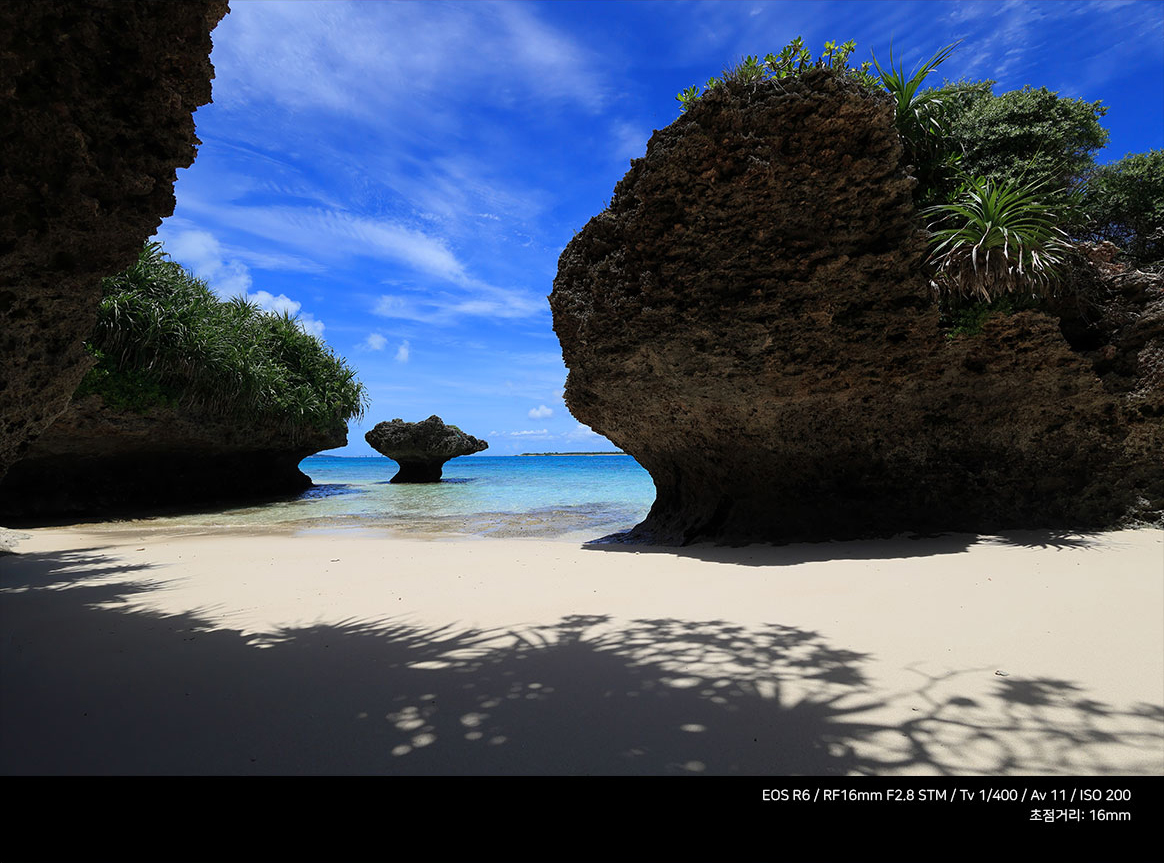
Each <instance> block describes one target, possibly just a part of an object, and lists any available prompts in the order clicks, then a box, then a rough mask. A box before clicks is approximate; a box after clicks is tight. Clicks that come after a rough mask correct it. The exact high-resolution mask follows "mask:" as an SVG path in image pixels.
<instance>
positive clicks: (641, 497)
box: [136, 455, 655, 537]
mask: <svg viewBox="0 0 1164 863" xmlns="http://www.w3.org/2000/svg"><path fill="white" fill-rule="evenodd" d="M300 469H301V470H303V472H304V473H306V474H307V475H308V476H310V477H311V479H312V481H313V482H314V483H315V485H314V486H313V487H312V488H310V489H308V490H307V491H306V492H304V493H303V494H302V495H299V496H298V497H295V498H293V499H288V500H281V501H276V502H272V503H267V504H262V505H257V506H247V507H237V508H231V509H225V510H220V511H216V512H207V513H198V514H191V515H181V516H167V517H162V518H153V519H144V520H140V521H139V522H136V523H138V524H142V525H149V526H154V527H159V528H168V527H178V526H184V525H190V526H194V527H232V528H275V527H288V528H292V529H296V530H335V529H351V528H387V529H391V530H401V531H407V532H410V533H423V534H437V535H440V534H450V535H452V534H471V535H476V536H493V537H518V536H524V537H559V536H567V535H573V534H586V535H589V536H591V537H598V536H601V535H603V534H607V533H613V532H616V531H621V530H627V529H628V528H631V527H633V526H634V525H635V524H637V523H638V522H640V521H642V520H643V518H644V517H645V516H646V514H647V511H648V510H649V509H650V507H651V503H652V502H653V501H654V499H655V487H654V484H653V483H652V482H651V477H650V474H648V473H647V472H646V471H645V470H643V468H641V467H640V466H639V464H638V462H636V461H635V460H634V459H633V458H631V457H630V456H623V455H610V456H524V457H523V456H492V457H490V456H474V457H468V458H457V459H453V460H452V461H450V462H448V463H447V464H446V465H445V469H444V477H443V479H442V481H441V482H439V483H425V484H402V485H393V484H392V483H390V482H389V480H390V479H391V478H392V475H393V474H395V473H396V463H395V462H394V461H391V460H389V459H387V458H383V457H379V456H376V457H371V458H342V457H338V456H311V457H310V458H306V459H304V460H303V462H302V463H301V464H300Z"/></svg>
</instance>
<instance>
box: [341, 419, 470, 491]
mask: <svg viewBox="0 0 1164 863" xmlns="http://www.w3.org/2000/svg"><path fill="white" fill-rule="evenodd" d="M364 439H365V440H366V441H367V442H368V443H369V444H370V445H371V447H372V449H374V450H376V452H378V453H380V454H381V455H385V456H387V457H388V458H390V459H392V460H393V461H395V462H396V463H397V464H399V465H400V470H399V471H398V472H397V473H396V475H395V476H394V477H392V479H391V480H390V481H391V482H440V479H441V472H442V470H443V467H444V463H445V462H447V461H448V460H449V459H452V458H456V457H457V456H462V455H472V454H473V453H475V452H481V451H482V450H486V449H489V444H488V443H486V442H485V441H483V440H481V439H480V438H475V437H473V436H472V435H467V434H465V433H464V432H463V431H461V430H460V429H459V428H457V427H456V426H451V425H445V423H444V422H443V421H442V420H441V418H440V417H438V416H436V415H435V414H434V415H433V416H430V417H429V418H428V419H426V420H422V421H421V422H418V423H406V422H405V421H404V420H402V419H394V420H392V422H383V423H377V424H376V427H375V428H373V429H372V430H371V431H370V432H368V433H367V434H366V435H364Z"/></svg>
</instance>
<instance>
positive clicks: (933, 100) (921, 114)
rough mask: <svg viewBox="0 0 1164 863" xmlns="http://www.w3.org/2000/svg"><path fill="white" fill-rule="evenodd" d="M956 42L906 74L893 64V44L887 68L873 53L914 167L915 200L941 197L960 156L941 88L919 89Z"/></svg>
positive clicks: (890, 48)
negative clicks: (953, 138)
mask: <svg viewBox="0 0 1164 863" xmlns="http://www.w3.org/2000/svg"><path fill="white" fill-rule="evenodd" d="M958 45H959V43H958V42H954V43H951V44H950V45H947V46H946V47H945V48H943V49H942V50H940V51H939V52H938V53H937V54H935V55H934V56H933V57H931V58H930V59H929V60H928V61H926V62H925V63H923V64H922V65H921V66H920V67H919V68H917V69H915V70H914V71H913V73H912V74H910V75H909V76H907V75H906V73H905V67H904V66H895V65H894V62H893V46H892V45H890V47H889V69H888V70H886V69H882V68H881V64H880V63H878V62H877V55H876V54H874V55H873V65H874V67H875V68H876V69H877V74H878V75H879V76H880V78H881V85H882V86H883V87H884V88H885V89H886V91H888V93H889V95H890V96H892V97H893V102H894V123H895V124H896V126H897V132H898V134H899V135H901V140H902V143H903V144H904V146H905V159H906V162H907V163H909V164H910V165H912V166H913V168H914V172H915V174H916V176H917V179H918V188H917V192H916V193H915V199H916V200H917V201H919V202H920V203H923V204H925V203H931V202H933V201H935V200H938V199H940V198H941V197H942V190H943V189H945V188H948V187H949V186H950V185H951V179H952V177H953V175H954V173H955V172H956V170H957V166H958V162H959V161H960V160H961V156H962V154H961V152H959V150H958V149H957V147H956V145H954V144H953V142H952V141H951V139H950V136H949V128H948V125H949V124H948V121H947V113H948V108H949V106H948V104H947V96H946V94H945V93H944V92H943V91H942V90H940V89H922V83H923V82H924V81H925V79H926V77H927V76H928V75H929V74H930V72H932V71H934V69H936V68H937V67H938V66H940V65H941V64H942V63H943V62H945V60H946V59H947V58H948V57H949V56H950V54H952V53H953V51H954V49H955V48H957V47H958Z"/></svg>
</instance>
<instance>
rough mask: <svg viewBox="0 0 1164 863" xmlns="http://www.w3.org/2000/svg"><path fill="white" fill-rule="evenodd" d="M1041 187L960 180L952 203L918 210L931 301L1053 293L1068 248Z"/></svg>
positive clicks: (987, 298) (1056, 211) (1058, 214)
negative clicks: (926, 244)
mask: <svg viewBox="0 0 1164 863" xmlns="http://www.w3.org/2000/svg"><path fill="white" fill-rule="evenodd" d="M1045 185H1046V184H1045V183H1034V184H1024V183H1023V182H1022V181H1021V179H1020V180H1018V181H1004V182H993V181H990V180H987V179H984V178H982V177H977V178H967V179H966V181H965V183H964V185H963V188H962V190H961V192H960V193H959V194H958V195H957V196H956V197H955V199H954V200H953V201H951V202H950V203H947V204H938V205H936V206H932V207H928V208H926V209H925V210H923V211H922V215H923V216H924V217H926V218H929V219H932V220H933V221H931V222H930V225H929V230H930V253H929V257H928V261H929V263H930V265H931V266H932V267H933V270H934V276H933V278H932V279H931V282H930V284H931V285H932V287H933V288H934V290H935V291H936V292H937V293H938V295H939V296H941V297H943V298H950V299H958V298H963V299H974V300H985V301H986V302H991V301H993V300H995V299H997V298H998V297H999V296H1001V295H1003V294H1025V295H1028V296H1047V295H1049V294H1051V293H1053V292H1054V290H1055V288H1056V286H1057V285H1058V284H1059V282H1060V279H1061V274H1062V267H1063V265H1064V264H1065V262H1066V254H1067V252H1068V250H1069V249H1070V244H1069V242H1068V239H1067V235H1066V234H1065V233H1064V232H1063V231H1062V230H1061V229H1060V228H1058V227H1057V226H1056V222H1057V221H1058V220H1059V218H1060V216H1061V214H1060V213H1059V212H1058V208H1056V207H1053V206H1052V205H1050V204H1048V203H1046V201H1045V200H1044V198H1043V196H1042V193H1043V191H1044V186H1045Z"/></svg>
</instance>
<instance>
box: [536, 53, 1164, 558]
mask: <svg viewBox="0 0 1164 863" xmlns="http://www.w3.org/2000/svg"><path fill="white" fill-rule="evenodd" d="M892 117H893V114H892V107H891V105H890V104H889V102H888V101H887V99H886V98H885V97H882V96H881V95H878V94H872V95H870V94H865V93H862V92H861V91H860V90H858V89H857V88H856V86H855V85H852V84H850V83H848V82H845V81H842V80H838V79H837V78H835V77H833V76H832V75H831V74H829V73H828V72H812V73H809V74H807V75H805V76H804V77H803V78H802V79H800V80H798V81H792V82H787V83H785V84H784V86H783V87H778V86H766V87H765V86H760V87H753V86H752V85H739V84H727V85H724V86H721V87H719V88H717V89H715V90H713V91H712V92H711V93H710V94H709V95H707V96H704V97H703V98H702V99H701V100H700V101H699V102H697V103H696V104H695V105H694V106H693V107H692V108H691V109H690V110H688V111H687V112H686V113H685V114H683V115H682V116H681V117H680V118H679V119H677V120H676V121H675V122H674V123H672V124H671V125H670V126H669V127H667V128H666V129H663V130H660V131H657V132H656V133H655V134H654V135H653V136H652V138H651V141H650V143H649V145H648V148H647V154H646V156H645V157H644V158H642V159H638V160H635V161H634V162H633V163H632V167H631V169H630V171H629V172H628V173H627V175H626V177H624V178H623V180H622V181H620V182H619V184H618V185H617V186H616V187H615V191H614V197H613V199H612V202H611V205H610V208H609V209H608V210H607V211H606V212H603V213H601V214H600V215H598V216H596V217H595V218H593V219H591V220H590V222H589V223H587V225H586V226H585V227H584V228H583V230H582V231H581V232H580V233H579V234H578V235H577V236H576V237H575V238H574V239H573V240H572V241H571V242H570V244H569V245H568V246H567V247H566V249H565V251H564V252H563V253H562V256H561V258H560V260H559V267H558V275H557V278H556V279H555V281H554V290H553V293H552V294H551V296H550V305H551V308H552V310H553V315H554V329H555V331H556V333H557V334H558V338H559V340H560V342H561V345H562V352H563V357H564V359H565V362H566V365H567V367H568V368H569V370H570V373H569V378H568V380H567V383H566V403H567V405H568V407H569V408H570V411H571V413H573V414H574V416H575V417H577V418H578V419H579V420H580V421H582V422H583V423H585V424H587V425H589V426H590V427H591V428H593V429H594V430H595V431H598V432H600V433H602V434H604V435H606V436H607V437H608V438H609V439H610V440H611V441H613V442H614V443H615V444H616V445H617V446H619V447H620V448H622V449H624V450H625V451H626V452H628V453H630V454H631V455H633V456H634V457H635V458H636V459H637V460H638V461H639V463H640V464H642V465H643V467H645V468H646V469H647V470H648V471H649V472H650V473H651V476H652V477H653V479H654V481H655V487H656V501H655V504H654V506H653V508H652V509H651V512H650V514H649V515H648V517H647V519H646V520H645V521H644V522H643V523H642V524H641V525H639V526H638V527H637V528H635V530H634V531H633V532H632V536H633V537H636V538H641V539H647V540H652V541H657V542H662V543H668V544H682V543H687V542H692V541H696V540H701V539H711V540H717V541H729V542H730V541H777V542H783V541H794V540H823V539H845V538H856V537H864V536H875V535H888V534H893V533H896V532H900V531H904V530H914V531H917V530H967V531H988V530H996V529H1003V528H1015V527H1024V526H1026V527H1035V526H1039V527H1055V526H1059V527H1071V528H1076V529H1081V528H1086V527H1095V526H1102V525H1110V524H1112V523H1113V522H1115V521H1116V520H1117V519H1119V518H1120V517H1122V516H1125V515H1127V514H1128V513H1129V512H1132V511H1135V510H1137V508H1139V509H1140V510H1141V511H1144V510H1146V509H1151V506H1152V505H1153V504H1152V500H1151V498H1152V496H1153V494H1155V492H1153V491H1152V489H1157V490H1158V489H1159V486H1160V483H1159V480H1160V475H1161V470H1162V468H1161V462H1160V460H1159V458H1158V452H1157V454H1156V458H1155V459H1154V460H1153V461H1152V462H1151V463H1150V464H1147V463H1145V462H1144V458H1145V454H1146V448H1147V447H1149V446H1150V441H1152V440H1155V439H1156V437H1154V435H1158V431H1159V417H1158V416H1157V417H1155V418H1153V417H1150V416H1147V415H1143V414H1140V413H1136V416H1137V417H1138V418H1139V419H1138V420H1136V422H1138V423H1139V427H1140V428H1141V429H1142V430H1143V433H1142V434H1141V432H1140V431H1136V430H1135V429H1134V428H1133V423H1132V420H1130V419H1129V417H1130V416H1131V414H1132V413H1133V411H1132V410H1130V409H1128V407H1127V396H1126V394H1125V393H1121V392H1117V391H1116V390H1114V389H1111V388H1107V387H1105V386H1104V384H1103V382H1101V380H1100V378H1099V377H1098V376H1097V374H1096V371H1095V369H1094V364H1093V362H1092V361H1091V360H1090V358H1089V357H1087V356H1085V355H1083V354H1081V353H1079V352H1076V351H1074V350H1072V347H1071V346H1070V345H1069V344H1068V342H1067V341H1066V340H1065V339H1064V336H1063V334H1062V333H1061V332H1060V326H1059V322H1058V321H1057V320H1056V319H1054V318H1052V317H1050V316H1048V315H1045V314H1040V313H1034V312H1026V313H1020V314H1015V315H1012V316H999V317H996V318H994V319H992V320H990V321H989V322H988V323H987V325H986V326H985V328H984V330H983V332H982V333H981V334H980V335H978V336H973V337H960V338H947V337H946V336H945V334H944V333H943V332H942V331H941V330H940V329H939V315H938V311H937V309H936V307H935V305H934V303H933V300H932V298H931V296H930V293H929V289H928V287H927V285H926V282H925V280H924V278H923V277H922V275H921V274H920V272H919V270H918V266H917V265H918V262H919V260H920V258H921V256H922V254H923V253H924V245H925V242H924V235H923V234H922V233H921V232H920V231H919V228H918V222H917V219H916V217H915V214H914V209H913V205H912V202H911V197H910V196H911V186H912V180H911V179H910V178H909V177H908V176H907V174H906V171H905V166H904V165H902V164H901V153H902V150H901V144H900V141H899V139H898V137H897V135H896V133H895V132H894V130H893V125H892ZM1125 353H1126V352H1125ZM1133 353H1134V352H1133ZM1124 355H1125V354H1121V356H1124ZM1137 374H1138V373H1137ZM1141 378H1142V375H1141ZM1153 386H1155V387H1157V390H1156V391H1157V392H1158V388H1159V382H1157V383H1156V384H1154V385H1153ZM1151 410H1155V409H1154V408H1153V409H1151ZM1151 410H1149V411H1148V413H1151ZM1151 429H1155V431H1152V430H1151ZM1137 435H1139V437H1138V438H1137ZM1133 440H1139V441H1140V442H1139V443H1135V444H1134V445H1130V444H1129V442H1131V441H1133ZM1129 465H1135V466H1136V470H1134V471H1129ZM1153 484H1154V485H1153ZM1161 504H1164V498H1157V499H1156V500H1155V504H1154V505H1156V506H1157V507H1158V506H1159V505H1161Z"/></svg>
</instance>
